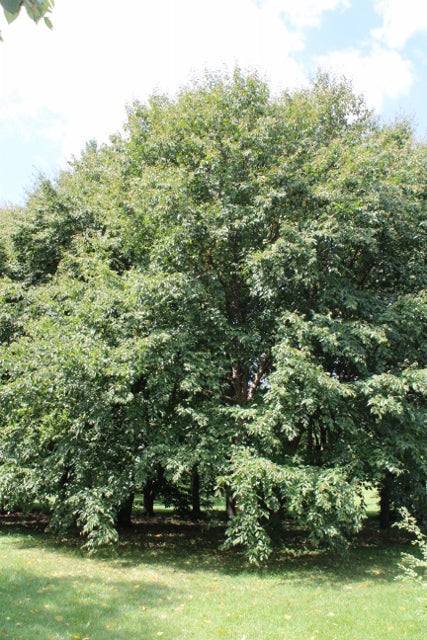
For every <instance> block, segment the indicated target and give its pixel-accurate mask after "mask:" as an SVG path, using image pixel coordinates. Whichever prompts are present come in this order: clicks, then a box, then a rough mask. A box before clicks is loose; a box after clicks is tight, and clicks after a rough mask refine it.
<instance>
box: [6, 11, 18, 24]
mask: <svg viewBox="0 0 427 640" xmlns="http://www.w3.org/2000/svg"><path fill="white" fill-rule="evenodd" d="M4 15H5V17H6V20H7V21H8V23H9V24H10V23H11V22H13V21H14V20H16V18H17V17H18V15H19V9H18V11H17V12H16V13H10V12H9V11H6V9H5V10H4Z"/></svg>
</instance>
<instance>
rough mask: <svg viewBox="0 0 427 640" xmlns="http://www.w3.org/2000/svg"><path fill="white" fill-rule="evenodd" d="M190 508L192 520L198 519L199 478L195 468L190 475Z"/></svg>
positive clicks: (199, 512) (199, 511)
mask: <svg viewBox="0 0 427 640" xmlns="http://www.w3.org/2000/svg"><path fill="white" fill-rule="evenodd" d="M191 507H192V508H191V513H192V515H193V518H200V515H201V510H200V476H199V472H198V470H197V467H194V469H193V472H192V474H191Z"/></svg>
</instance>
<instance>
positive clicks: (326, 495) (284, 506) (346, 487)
mask: <svg viewBox="0 0 427 640" xmlns="http://www.w3.org/2000/svg"><path fill="white" fill-rule="evenodd" d="M222 483H223V484H224V485H226V486H228V487H229V488H231V489H232V491H233V498H234V499H235V501H236V507H237V512H236V515H235V516H234V517H233V518H232V519H231V520H230V523H229V525H228V529H227V537H228V542H227V545H226V546H234V545H243V547H244V548H246V549H247V555H248V558H249V561H250V562H256V563H260V562H263V561H265V560H266V559H267V558H268V556H269V555H270V553H271V551H272V536H273V537H276V539H277V536H278V535H280V536H281V537H282V536H283V534H284V526H285V523H286V522H288V521H289V520H290V519H291V521H292V522H294V523H296V524H298V525H299V526H302V527H304V529H305V530H306V531H307V532H308V537H309V540H310V542H311V543H313V544H314V545H315V546H324V547H328V548H332V549H335V550H343V548H345V547H346V546H347V544H348V541H349V538H351V536H352V535H354V534H355V533H356V532H357V531H359V530H360V527H361V522H362V518H363V515H362V514H363V508H362V504H361V501H360V500H357V495H358V493H359V492H360V487H358V486H357V483H354V482H353V483H352V482H349V481H348V478H347V473H346V471H345V470H344V469H320V468H317V467H307V466H302V465H300V466H295V465H292V464H290V463H289V464H282V465H278V464H275V463H273V462H271V460H268V459H265V458H260V457H257V456H253V455H250V454H249V453H248V452H246V451H244V450H243V451H236V453H235V455H234V456H233V458H232V462H231V469H230V473H229V475H227V476H226V477H225V478H223V479H222ZM278 525H279V531H278V530H277V526H278Z"/></svg>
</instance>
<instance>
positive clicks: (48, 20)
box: [44, 17, 53, 29]
mask: <svg viewBox="0 0 427 640" xmlns="http://www.w3.org/2000/svg"><path fill="white" fill-rule="evenodd" d="M44 23H45V25H46V26H47V27H49V29H53V24H52V22H51V20H50V19H49V18H46V17H45V18H44Z"/></svg>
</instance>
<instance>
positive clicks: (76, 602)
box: [0, 539, 176, 640]
mask: <svg viewBox="0 0 427 640" xmlns="http://www.w3.org/2000/svg"><path fill="white" fill-rule="evenodd" d="M34 541H35V540H33V542H34ZM29 544H30V540H29V539H27V540H23V542H22V546H23V547H26V546H28V545H29ZM61 551H62V548H61ZM65 552H66V553H67V551H66V550H65ZM1 574H2V576H1V578H2V579H1V581H0V634H1V637H3V636H4V637H10V638H13V639H14V640H21V639H25V640H28V639H29V638H31V640H37V639H39V638H40V640H41V639H43V640H47V639H48V638H54V639H55V640H56V639H58V638H60V639H62V638H64V639H65V638H67V639H69V638H73V637H74V638H86V637H90V638H91V640H95V639H98V638H99V640H103V639H104V638H105V637H107V636H108V630H109V629H110V630H111V631H115V635H114V637H115V638H117V639H119V638H120V639H121V638H123V640H124V639H125V638H129V637H136V636H135V635H132V628H131V623H130V622H129V623H128V622H127V614H128V612H129V611H130V610H132V612H133V618H134V619H135V616H136V618H137V619H139V621H140V624H141V625H146V624H148V625H149V624H150V622H151V624H153V621H152V620H153V615H157V616H158V610H159V609H161V608H162V607H164V603H166V602H167V601H168V600H169V599H170V598H171V596H170V589H168V588H167V587H166V586H164V585H162V584H159V583H154V584H153V583H152V582H147V583H143V584H137V585H135V584H133V583H132V582H131V581H123V580H114V579H113V580H108V581H107V582H105V583H103V582H102V579H101V580H100V579H99V578H97V577H96V576H93V577H90V578H88V577H87V576H86V575H84V574H83V573H81V574H80V575H79V573H78V572H76V573H74V575H72V576H70V577H66V576H65V577H64V576H60V577H57V576H56V577H55V576H54V575H53V576H48V575H46V576H45V577H42V576H40V572H38V573H37V574H35V573H34V572H32V571H31V570H16V571H14V570H13V569H4V570H2V571H1ZM136 586H137V587H138V588H135V587H136ZM174 591H175V590H174ZM175 597H176V595H175ZM156 611H157V613H156ZM134 612H136V614H135V613H134ZM134 632H135V629H134ZM138 637H139V636H138ZM141 637H144V636H143V635H142V636H141Z"/></svg>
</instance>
